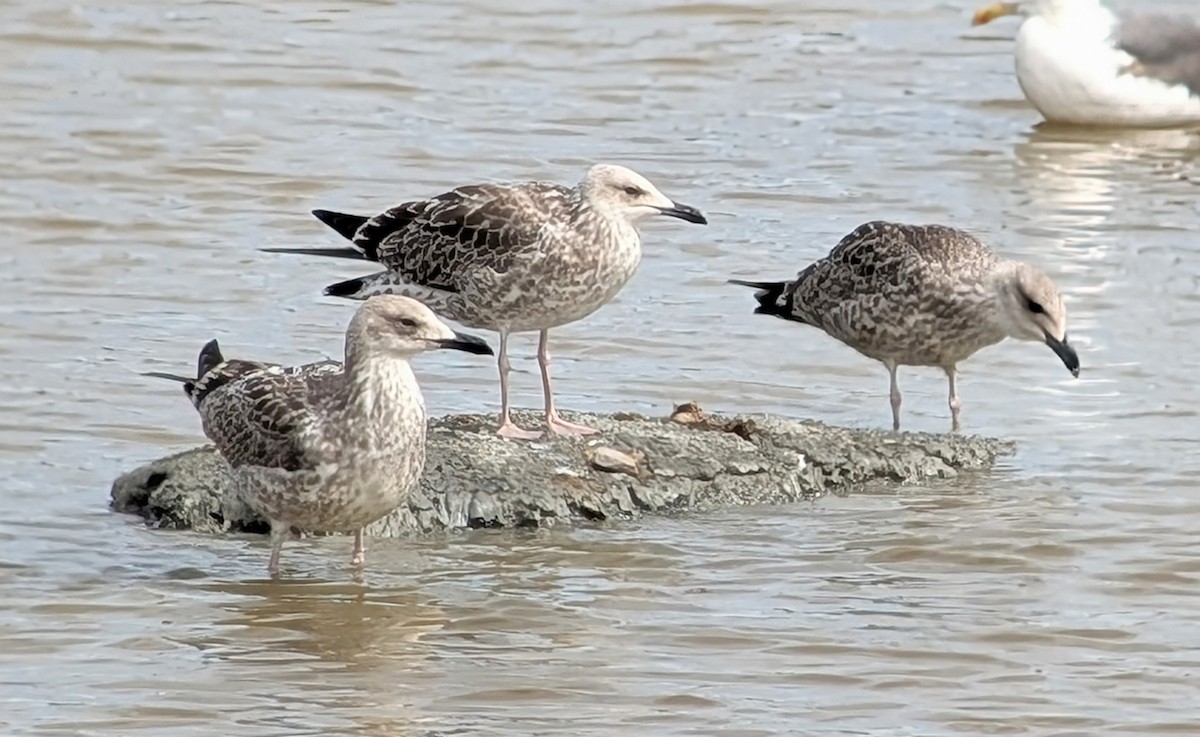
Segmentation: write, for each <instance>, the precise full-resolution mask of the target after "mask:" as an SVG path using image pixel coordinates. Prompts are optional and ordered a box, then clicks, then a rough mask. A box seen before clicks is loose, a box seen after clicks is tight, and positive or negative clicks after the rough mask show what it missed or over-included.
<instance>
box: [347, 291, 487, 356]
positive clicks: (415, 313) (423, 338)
mask: <svg viewBox="0 0 1200 737" xmlns="http://www.w3.org/2000/svg"><path fill="white" fill-rule="evenodd" d="M439 348H449V349H452V350H459V351H466V352H467V353H478V354H484V355H492V349H491V348H490V347H489V346H488V344H487V343H486V342H485V341H484V340H483V339H482V338H477V337H476V336H474V335H466V334H464V333H458V332H455V331H454V330H452V329H451V328H450V326H449V325H447V324H446V323H444V322H442V321H441V320H440V319H438V317H437V315H435V314H433V311H432V310H430V309H429V308H428V307H426V306H425V305H423V304H421V303H420V302H418V301H417V300H415V299H410V298H409V297H401V296H399V295H395V294H380V295H376V296H374V297H371V298H369V299H367V301H365V302H363V304H362V306H361V307H359V308H358V311H357V312H355V313H354V317H353V318H351V320H350V327H349V328H348V329H347V330H346V363H350V362H351V361H352V360H353V357H354V356H356V355H358V354H359V353H360V352H367V353H375V352H378V351H382V352H385V353H386V354H388V355H390V356H393V357H396V358H402V359H409V358H411V357H413V356H415V355H416V354H418V353H421V352H424V351H431V350H437V349H439Z"/></svg>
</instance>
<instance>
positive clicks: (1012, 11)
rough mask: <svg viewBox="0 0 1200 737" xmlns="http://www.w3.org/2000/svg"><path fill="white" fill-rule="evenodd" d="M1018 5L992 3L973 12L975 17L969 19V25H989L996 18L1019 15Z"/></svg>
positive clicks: (1019, 7) (1019, 8)
mask: <svg viewBox="0 0 1200 737" xmlns="http://www.w3.org/2000/svg"><path fill="white" fill-rule="evenodd" d="M1020 13H1021V4H1020V3H992V4H991V5H987V6H984V7H982V8H980V9H979V10H977V11H975V17H974V18H972V19H971V25H973V26H982V25H985V24H987V23H991V22H992V21H994V20H996V19H997V18H1003V17H1004V16H1006V15H1020Z"/></svg>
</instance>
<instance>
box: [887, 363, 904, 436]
mask: <svg viewBox="0 0 1200 737" xmlns="http://www.w3.org/2000/svg"><path fill="white" fill-rule="evenodd" d="M884 365H885V366H887V370H888V374H889V375H890V376H891V391H890V393H889V395H888V396H889V397H890V398H891V400H892V430H899V429H900V400H901V396H900V385H899V384H898V383H896V370H897V369H898V368H900V367H899V366H898V365H896V362H895V361H888V362H886V363H885V364H884Z"/></svg>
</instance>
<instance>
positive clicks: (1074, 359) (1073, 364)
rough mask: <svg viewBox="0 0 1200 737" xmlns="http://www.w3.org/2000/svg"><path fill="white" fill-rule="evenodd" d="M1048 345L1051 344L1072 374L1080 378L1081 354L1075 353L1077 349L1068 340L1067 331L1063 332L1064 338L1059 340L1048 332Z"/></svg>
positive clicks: (1051, 348)
mask: <svg viewBox="0 0 1200 737" xmlns="http://www.w3.org/2000/svg"><path fill="white" fill-rule="evenodd" d="M1046 345H1048V346H1050V350H1052V351H1054V354H1055V355H1057V356H1058V357H1059V358H1061V359H1062V362H1063V365H1064V366H1066V367H1067V370H1068V371H1070V372H1071V376H1074V377H1075V378H1076V379H1078V378H1079V355H1078V354H1076V353H1075V349H1074V348H1072V347H1071V344H1070V343H1068V342H1067V336H1066V333H1064V334H1063V339H1062V340H1059V339H1058V338H1055V337H1054V336H1053V335H1051V334H1050V333H1046Z"/></svg>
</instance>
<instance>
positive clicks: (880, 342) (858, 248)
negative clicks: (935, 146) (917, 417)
mask: <svg viewBox="0 0 1200 737" xmlns="http://www.w3.org/2000/svg"><path fill="white" fill-rule="evenodd" d="M731 282H732V283H734V284H740V285H742V286H747V287H754V288H755V289H758V290H760V291H759V292H758V294H757V295H755V296H756V297H757V299H758V303H759V306H758V309H756V310H755V312H756V313H760V314H764V315H775V316H777V317H781V318H783V319H785V320H794V321H796V322H801V323H805V324H808V325H812V326H814V327H817V328H820V329H821V330H824V331H825V332H826V333H828V334H829V335H831V336H833V337H834V338H837V339H838V340H840V341H842V342H843V343H845V344H846V345H848V346H850V347H851V348H853V349H854V350H856V351H858V352H859V353H861V354H863V355H864V356H867V357H868V358H874V359H875V360H877V361H880V362H882V363H883V365H885V366H887V369H888V373H889V374H890V376H891V403H892V427H893V429H896V430H899V429H900V387H899V385H898V384H897V382H896V370H897V367H899V366H937V367H939V368H941V369H942V370H943V371H945V372H946V376H947V377H948V379H949V382H950V414H951V418H952V428H953V430H954V431H958V430H959V428H960V422H959V415H960V412H961V407H962V405H961V402H960V401H959V398H958V390H957V387H956V385H955V375H956V372H957V365H958V363H959V362H960V361H963V360H965V359H967V358H968V357H970V356H971V355H972V354H974V353H975V352H976V351H978V350H979V349H981V348H984V347H986V346H989V345H992V344H993V343H999V342H1000V341H1001V340H1003V339H1004V338H1006V337H1012V338H1018V339H1020V340H1033V341H1038V342H1044V343H1046V344H1047V345H1048V346H1050V348H1051V349H1053V350H1054V352H1055V353H1056V354H1057V355H1058V357H1059V358H1060V359H1062V362H1063V364H1065V365H1066V367H1067V368H1068V369H1069V370H1070V371H1071V374H1072V375H1074V376H1079V357H1078V356H1077V355H1076V354H1075V349H1074V348H1072V347H1071V345H1070V344H1069V343H1068V342H1067V310H1066V307H1065V306H1064V305H1063V301H1062V297H1060V296H1059V293H1058V289H1057V288H1056V287H1055V286H1054V282H1053V281H1051V280H1050V277H1048V276H1046V275H1045V274H1043V273H1042V272H1040V271H1038V270H1037V269H1035V268H1033V267H1032V266H1030V265H1028V264H1025V263H1022V262H1020V261H1008V260H1003V259H1000V258H997V257H996V255H995V254H994V253H992V251H991V250H990V249H989V248H988V247H987V246H985V245H984V244H983V243H981V242H979V241H978V240H977V239H976V238H974V237H973V236H971V235H969V234H968V233H965V232H963V231H961V230H956V229H954V228H948V227H945V226H941V225H903V224H900V223H887V222H870V223H865V224H863V225H860V226H859V227H858V228H856V229H855V230H854V231H853V232H852V233H850V234H849V235H847V236H846V237H844V238H842V240H841V242H839V243H838V244H837V246H835V247H834V249H833V250H832V251H830V253H829V255H828V256H826V257H825V258H822V259H820V260H818V261H816V262H815V263H813V264H812V265H810V266H808V267H807V268H805V269H804V270H803V271H801V272H800V274H799V275H798V276H797V277H796V278H795V279H793V280H791V281H780V282H754V281H741V280H731Z"/></svg>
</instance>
